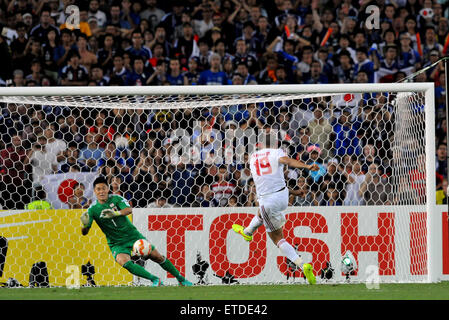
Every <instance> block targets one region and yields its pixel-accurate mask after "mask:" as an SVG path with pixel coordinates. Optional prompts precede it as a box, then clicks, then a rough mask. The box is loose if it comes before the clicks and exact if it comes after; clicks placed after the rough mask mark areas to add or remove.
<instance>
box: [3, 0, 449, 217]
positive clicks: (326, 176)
mask: <svg viewBox="0 0 449 320" xmlns="http://www.w3.org/2000/svg"><path fill="white" fill-rule="evenodd" d="M71 5H75V6H77V7H76V8H77V10H75V11H73V10H72V11H71V10H66V9H67V8H68V7H69V6H71ZM372 5H374V6H376V8H378V9H379V16H378V17H379V19H378V21H375V20H373V19H372V12H370V11H369V10H366V9H367V8H368V7H369V6H372ZM72 8H73V7H72ZM78 13H79V20H77V19H76V18H77V16H76V15H77V14H78ZM74 15H75V16H74ZM448 18H449V3H448V2H446V1H442V0H407V1H406V0H376V1H374V0H371V1H370V0H360V1H353V0H270V1H261V0H241V1H237V0H216V1H211V0H185V1H180V0H174V1H158V0H139V1H130V0H123V1H107V0H90V1H88V0H86V1H74V0H17V1H16V0H3V1H1V2H0V29H1V36H0V61H1V62H2V67H1V68H0V85H1V86H16V87H20V86H42V87H45V86H124V85H127V86H137V85H139V86H140V85H141V86H162V85H241V84H242V85H251V84H272V85H277V84H310V85H319V84H326V83H381V82H382V83H388V82H396V81H399V80H401V79H404V78H405V77H407V76H409V75H411V74H413V73H414V72H416V71H418V70H421V69H422V68H426V67H428V69H427V70H426V71H425V72H422V73H420V74H418V75H416V77H414V78H413V81H420V82H434V83H435V108H436V110H435V112H436V113H435V119H436V123H435V126H436V140H435V142H436V148H437V150H436V152H435V159H436V175H437V179H436V180H437V189H438V190H439V192H437V202H438V203H441V204H442V203H447V195H446V188H447V140H446V106H445V105H446V103H445V99H446V92H445V75H444V74H445V72H444V63H442V62H440V63H437V64H435V62H436V61H438V59H440V58H441V57H443V56H444V55H447V51H448V50H447V49H448V48H447V44H448V43H449V41H448V39H449V38H448V37H447V35H448V34H449V23H448V21H449V20H448ZM369 21H370V23H371V25H369V23H368V22H369ZM434 64H435V65H434ZM43 90H45V89H44V88H43ZM374 98H375V99H365V100H363V102H361V103H357V104H356V105H353V106H352V107H351V108H350V109H347V108H341V109H339V105H338V104H337V103H334V102H335V101H329V99H328V100H326V101H325V100H320V99H312V100H310V101H300V102H297V103H290V104H286V105H285V104H284V105H282V106H279V105H276V103H274V104H273V105H270V106H267V105H266V104H263V103H254V104H247V105H244V106H223V107H221V108H219V107H214V108H201V109H200V108H199V109H194V110H187V109H180V110H160V111H154V110H153V111H150V110H131V109H130V110H124V109H113V110H112V109H87V108H83V109H80V108H70V107H59V106H57V107H55V106H46V105H37V104H36V105H28V104H23V105H22V104H13V103H9V104H6V103H5V104H2V105H1V114H0V135H1V139H0V175H1V181H0V183H1V186H0V187H1V188H0V190H1V192H2V196H1V200H0V206H1V207H2V208H4V209H15V208H17V209H20V208H24V207H25V206H26V205H27V204H28V203H30V202H31V201H32V200H33V197H34V196H35V195H36V194H42V192H35V190H40V188H41V186H40V181H41V179H42V177H43V176H45V175H48V174H54V173H66V172H98V173H99V174H103V175H105V176H106V177H108V179H109V181H110V183H111V186H112V188H113V192H114V193H117V194H121V195H123V196H124V197H126V198H127V199H128V200H130V201H131V203H132V205H133V206H135V207H160V206H164V207H165V206H204V207H210V206H254V205H256V203H257V199H256V197H255V190H254V182H253V181H252V179H251V177H250V171H249V167H248V164H247V163H245V162H243V163H239V164H233V165H229V164H223V163H214V162H213V161H212V162H210V161H209V162H208V161H207V160H206V158H208V157H204V158H201V159H202V160H203V161H202V162H201V164H200V165H198V164H195V165H190V164H187V165H186V164H184V163H183V162H182V161H178V162H175V161H173V159H170V158H169V157H168V154H169V152H170V150H171V148H173V147H174V145H175V144H176V143H180V141H179V140H176V139H174V137H173V132H174V130H175V129H177V128H193V122H194V121H199V122H200V123H201V127H200V128H201V129H200V131H199V132H196V131H194V130H193V129H192V131H191V132H190V133H191V134H192V141H191V142H193V141H194V140H195V139H197V140H198V139H199V142H200V144H201V146H202V147H201V148H200V150H199V152H200V153H201V154H206V155H213V154H214V153H216V152H217V150H214V148H213V147H211V146H212V145H213V141H212V140H213V139H214V137H210V136H209V137H206V138H205V137H204V136H205V134H204V132H203V130H205V129H209V128H213V129H215V130H216V131H217V132H223V131H224V130H225V129H227V128H243V129H244V128H253V129H255V130H256V131H257V130H264V129H266V128H267V127H269V128H273V129H277V130H279V131H280V132H281V134H282V135H283V139H282V140H283V141H284V140H286V139H285V137H288V138H289V139H287V140H288V143H287V144H285V145H284V147H285V148H286V150H287V152H288V154H289V155H290V156H292V157H296V158H297V159H300V160H303V161H305V162H307V163H313V162H316V163H318V164H319V166H320V170H319V171H317V172H307V171H302V172H300V171H296V170H290V171H289V172H288V173H287V178H288V183H289V187H290V190H291V196H290V200H291V201H290V203H291V205H301V206H306V205H324V206H332V205H384V204H386V205H388V204H398V203H401V201H402V200H401V199H399V198H398V197H404V199H409V198H410V197H412V198H413V199H415V200H416V201H417V202H418V203H422V202H421V200H420V199H421V198H422V195H421V194H420V192H421V191H422V190H420V189H419V187H416V188H415V186H414V184H413V183H407V181H404V183H402V184H401V183H399V185H401V186H403V187H404V190H400V191H398V190H394V191H395V192H393V191H392V189H391V188H392V185H393V184H392V183H391V181H390V180H389V178H390V177H391V167H390V162H391V157H392V155H391V151H390V149H391V148H390V145H389V142H390V141H391V139H392V132H393V130H392V126H393V122H394V116H393V115H392V114H391V108H388V104H389V103H390V102H391V101H389V100H388V99H389V97H388V96H382V95H380V96H376V97H374ZM373 101H377V102H373ZM346 106H347V104H346ZM386 106H387V107H386ZM267 110H268V111H267ZM215 138H216V137H215ZM208 139H212V140H210V141H209V140H208ZM174 140H176V141H174ZM245 143H246V145H247V144H248V142H245ZM247 156H248V155H247V154H245V157H246V158H247ZM417 161H418V162H417V163H419V160H417ZM413 176H414V177H415V178H414V180H416V181H418V182H419V180H420V179H422V176H421V173H420V172H418V173H415V174H414V175H413ZM416 181H415V182H416ZM412 182H413V181H412ZM418 182H417V185H418ZM33 190H34V191H33ZM44 194H45V193H44ZM398 195H400V196H398ZM89 203H90V202H89V200H88V199H85V198H83V188H81V186H80V187H78V188H77V189H76V190H75V191H74V195H73V199H71V200H70V201H69V204H71V207H73V208H78V207H86V206H88V205H89Z"/></svg>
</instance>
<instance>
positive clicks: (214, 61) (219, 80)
mask: <svg viewBox="0 0 449 320" xmlns="http://www.w3.org/2000/svg"><path fill="white" fill-rule="evenodd" d="M220 69H221V59H220V56H219V55H218V54H216V53H214V54H212V55H211V57H210V69H209V70H206V71H203V72H201V73H200V78H199V80H198V84H199V85H225V84H228V79H227V77H226V74H225V73H224V72H223V71H220Z"/></svg>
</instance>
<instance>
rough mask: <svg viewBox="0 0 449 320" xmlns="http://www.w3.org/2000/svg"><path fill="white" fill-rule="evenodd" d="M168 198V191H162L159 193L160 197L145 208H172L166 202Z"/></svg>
mask: <svg viewBox="0 0 449 320" xmlns="http://www.w3.org/2000/svg"><path fill="white" fill-rule="evenodd" d="M170 196H171V195H170V191H169V190H167V189H165V190H163V191H162V192H160V195H159V196H157V197H156V200H155V201H153V202H151V203H150V204H149V205H148V206H147V208H173V207H174V206H173V205H172V204H170V203H169V202H168V199H169V198H170Z"/></svg>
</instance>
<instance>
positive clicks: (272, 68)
mask: <svg viewBox="0 0 449 320" xmlns="http://www.w3.org/2000/svg"><path fill="white" fill-rule="evenodd" d="M277 67H278V62H277V59H276V56H275V55H273V54H267V55H266V66H265V68H264V69H262V70H261V71H260V73H259V76H258V80H257V82H258V83H259V84H272V83H275V82H276V81H277V78H276V69H277Z"/></svg>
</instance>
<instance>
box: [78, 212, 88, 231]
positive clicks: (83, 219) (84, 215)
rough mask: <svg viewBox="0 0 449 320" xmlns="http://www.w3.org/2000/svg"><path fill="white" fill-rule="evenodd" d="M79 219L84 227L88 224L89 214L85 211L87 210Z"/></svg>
mask: <svg viewBox="0 0 449 320" xmlns="http://www.w3.org/2000/svg"><path fill="white" fill-rule="evenodd" d="M80 219H81V222H82V224H83V225H84V227H86V226H87V225H88V224H89V214H88V213H87V211H86V212H84V213H83V214H82V215H81V218H80Z"/></svg>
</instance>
